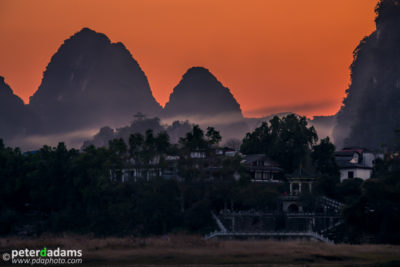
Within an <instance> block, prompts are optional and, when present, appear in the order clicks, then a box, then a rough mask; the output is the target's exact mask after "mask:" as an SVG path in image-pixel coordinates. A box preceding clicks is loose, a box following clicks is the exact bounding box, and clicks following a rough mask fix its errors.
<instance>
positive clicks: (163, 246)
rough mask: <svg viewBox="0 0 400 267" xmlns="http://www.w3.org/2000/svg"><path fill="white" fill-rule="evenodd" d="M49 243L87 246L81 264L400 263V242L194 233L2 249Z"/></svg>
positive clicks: (6, 241)
mask: <svg viewBox="0 0 400 267" xmlns="http://www.w3.org/2000/svg"><path fill="white" fill-rule="evenodd" d="M44 246H46V247H47V248H49V249H50V248H57V247H61V248H65V249H82V250H83V264H82V265H80V266H177V265H178V266H215V265H223V266H278V265H279V266H400V246H390V245H344V244H343V245H342V244H340V245H329V244H323V243H319V242H295V241H279V242H278V241H262V240H258V241H257V240H251V241H214V240H211V241H205V240H203V239H202V238H201V237H200V236H188V235H170V236H165V237H154V238H145V239H143V238H137V237H125V238H105V239H102V238H93V237H91V236H76V235H65V236H59V237H55V236H42V237H40V238H29V239H20V238H11V237H10V238H0V251H1V253H4V252H9V251H10V250H11V249H24V248H32V249H40V248H43V247H44ZM1 263H4V262H1ZM14 266H15V265H14ZM58 266H60V265H58Z"/></svg>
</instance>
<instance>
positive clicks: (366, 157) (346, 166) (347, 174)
mask: <svg viewBox="0 0 400 267" xmlns="http://www.w3.org/2000/svg"><path fill="white" fill-rule="evenodd" d="M381 156H382V155H378V154H374V153H373V152H371V151H368V150H366V149H363V148H359V147H349V148H344V149H342V150H341V151H337V152H336V153H335V159H336V162H337V164H338V166H339V169H340V182H343V181H344V180H346V179H352V178H361V179H363V180H367V179H369V178H371V175H372V170H373V167H374V161H375V159H377V158H378V157H381Z"/></svg>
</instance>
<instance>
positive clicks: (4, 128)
mask: <svg viewBox="0 0 400 267" xmlns="http://www.w3.org/2000/svg"><path fill="white" fill-rule="evenodd" d="M0 114H1V116H0V133H1V137H0V138H5V139H6V140H8V139H11V138H14V137H15V136H16V135H20V134H23V133H25V132H26V127H27V124H28V113H27V108H26V107H25V105H24V102H23V101H22V99H21V98H19V97H18V96H16V95H15V94H14V93H13V91H12V89H11V88H10V86H9V85H8V84H7V83H6V82H5V81H4V77H2V76H0Z"/></svg>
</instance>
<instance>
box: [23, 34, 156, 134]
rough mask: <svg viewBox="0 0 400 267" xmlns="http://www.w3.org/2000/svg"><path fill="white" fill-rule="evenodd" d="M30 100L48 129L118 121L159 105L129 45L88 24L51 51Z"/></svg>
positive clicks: (71, 127) (74, 127)
mask: <svg viewBox="0 0 400 267" xmlns="http://www.w3.org/2000/svg"><path fill="white" fill-rule="evenodd" d="M29 105H30V106H31V107H32V109H33V111H34V112H36V113H37V114H38V116H39V118H40V120H41V129H40V131H42V132H46V133H49V132H63V131H71V130H75V129H79V128H82V127H92V126H99V125H105V124H110V125H114V126H117V125H119V124H123V123H126V122H127V121H129V120H130V119H131V118H132V116H133V115H134V114H135V113H137V112H143V113H145V114H151V115H157V114H159V112H160V111H161V107H160V105H159V104H158V103H157V102H156V100H155V99H154V97H153V95H152V92H151V90H150V86H149V83H148V81H147V77H146V76H145V74H144V72H143V71H142V69H141V68H140V66H139V64H138V63H137V62H136V60H135V59H133V57H132V55H131V53H130V52H129V51H128V50H127V49H126V48H125V46H124V45H123V44H122V43H111V41H110V39H109V38H108V37H107V36H106V35H104V34H102V33H97V32H95V31H93V30H90V29H88V28H83V29H82V30H81V31H79V32H78V33H76V34H74V35H73V36H72V37H70V38H69V39H67V40H65V41H64V43H63V44H62V45H61V46H60V48H59V49H58V51H57V52H56V53H55V54H54V55H53V57H52V58H51V60H50V63H49V64H48V66H47V68H46V71H45V72H44V74H43V79H42V83H41V85H40V86H39V89H38V90H37V92H36V93H35V94H34V95H33V96H32V97H31V98H30V104H29Z"/></svg>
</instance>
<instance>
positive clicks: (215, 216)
mask: <svg viewBox="0 0 400 267" xmlns="http://www.w3.org/2000/svg"><path fill="white" fill-rule="evenodd" d="M211 214H212V216H213V218H214V220H215V222H216V223H217V225H218V228H219V229H220V230H221V232H222V233H226V232H228V230H226V228H225V226H224V224H223V223H222V222H221V220H220V219H219V218H218V217H217V215H215V214H214V212H212V213H211Z"/></svg>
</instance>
